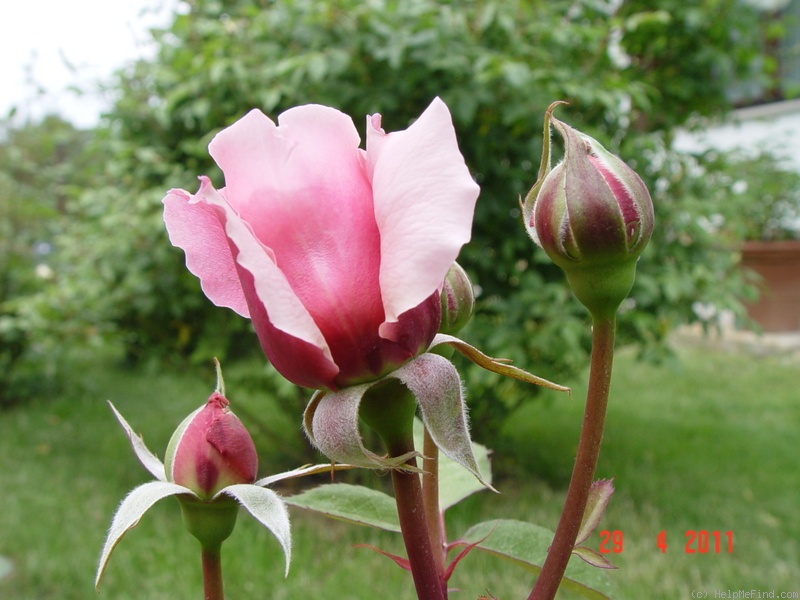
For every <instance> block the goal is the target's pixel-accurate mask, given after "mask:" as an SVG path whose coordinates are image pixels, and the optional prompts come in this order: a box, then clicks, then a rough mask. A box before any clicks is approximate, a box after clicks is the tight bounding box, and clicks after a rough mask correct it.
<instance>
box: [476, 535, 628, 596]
mask: <svg viewBox="0 0 800 600" xmlns="http://www.w3.org/2000/svg"><path fill="white" fill-rule="evenodd" d="M487 536H488V537H487ZM481 538H486V539H485V540H484V541H482V542H480V543H479V544H478V545H477V546H476V548H477V549H478V550H483V551H484V552H488V553H489V554H494V555H495V556H499V557H501V558H506V559H508V560H511V561H512V562H514V563H516V564H518V565H520V566H521V567H523V568H524V569H527V570H528V571H531V572H532V573H536V574H537V575H538V574H539V572H540V571H541V570H542V564H544V560H545V558H546V557H547V549H548V548H549V547H550V543H551V542H552V540H553V532H552V531H550V530H548V529H545V528H544V527H540V526H538V525H534V524H532V523H525V522H524V521H514V520H509V519H498V520H494V521H485V522H483V523H478V524H477V525H475V526H473V527H471V528H470V529H469V530H468V531H467V532H466V533H465V534H464V536H463V539H464V540H465V541H467V542H475V541H478V540H480V539H481ZM561 586H562V587H563V588H564V589H568V590H571V591H573V592H577V593H578V594H581V595H582V596H584V597H585V598H591V599H593V600H604V599H607V600H608V599H610V598H611V597H612V593H613V592H614V591H615V588H614V585H613V583H612V582H611V580H610V579H609V578H608V576H607V575H606V574H605V573H604V572H602V571H599V570H597V569H595V568H593V567H591V566H589V565H588V564H587V563H585V562H583V561H581V560H577V561H575V560H570V563H569V565H568V566H567V571H566V574H565V577H564V580H563V581H562V582H561Z"/></svg>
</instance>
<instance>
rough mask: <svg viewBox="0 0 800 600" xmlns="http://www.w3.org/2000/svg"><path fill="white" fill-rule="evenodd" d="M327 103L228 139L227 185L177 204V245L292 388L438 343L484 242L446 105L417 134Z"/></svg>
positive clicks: (174, 198) (381, 364)
mask: <svg viewBox="0 0 800 600" xmlns="http://www.w3.org/2000/svg"><path fill="white" fill-rule="evenodd" d="M366 134H367V135H366V137H367V140H366V149H361V148H359V145H360V143H361V140H360V137H359V134H358V131H357V129H356V127H355V125H354V124H353V121H352V120H351V119H350V117H348V116H347V115H345V114H343V113H341V112H339V111H338V110H335V109H333V108H330V107H327V106H319V105H306V106H298V107H295V108H292V109H289V110H287V111H286V112H284V113H283V114H281V115H280V116H279V117H278V122H277V124H276V123H275V122H273V121H272V120H271V119H270V118H269V117H267V116H266V115H265V114H263V113H262V112H260V111H258V110H253V111H251V112H250V113H248V114H247V115H245V116H244V117H243V118H242V119H240V120H239V121H237V122H236V123H234V124H233V125H231V126H230V127H228V128H227V129H224V130H223V131H221V132H220V133H218V134H217V135H216V136H215V137H214V139H213V140H212V141H211V143H210V145H209V152H210V154H211V156H212V157H213V158H214V160H215V161H216V163H217V164H218V165H219V167H220V168H221V169H222V172H223V173H224V175H225V184H226V185H225V187H224V188H220V189H215V188H214V186H213V185H212V184H211V181H210V180H209V179H208V178H207V177H201V184H200V189H199V191H198V192H197V193H196V194H190V193H189V192H186V191H184V190H177V189H176V190H172V191H170V192H169V193H168V194H167V196H166V197H165V198H164V220H165V222H166V226H167V229H168V231H169V236H170V240H171V241H172V243H173V244H174V245H176V246H179V247H180V248H182V249H183V250H184V252H185V253H186V264H187V266H188V268H189V270H190V271H192V272H193V273H194V274H196V275H197V276H198V277H199V278H200V281H201V284H202V287H203V291H204V292H205V294H206V295H207V296H208V298H209V299H210V300H211V301H212V302H214V303H215V304H217V305H219V306H226V307H229V308H231V309H233V310H234V311H236V312H237V313H239V314H240V315H242V316H244V317H249V318H250V319H251V320H252V323H253V327H254V328H255V331H256V334H257V335H258V338H259V341H260V342H261V347H262V348H263V350H264V353H265V354H266V356H267V358H268V359H269V360H270V361H271V362H272V364H273V366H274V367H275V368H276V369H277V370H278V371H279V372H280V373H281V374H282V375H283V376H284V377H286V378H287V379H288V380H290V381H291V382H293V383H296V384H298V385H301V386H304V387H310V388H316V389H327V390H338V389H340V388H342V387H346V386H351V385H355V384H359V383H365V382H368V381H376V380H378V379H380V378H382V377H383V376H385V375H387V374H389V373H391V372H392V371H394V370H396V369H398V368H399V367H400V366H402V365H403V364H405V363H407V362H408V361H410V360H411V359H413V358H414V357H415V356H417V355H419V354H420V353H421V352H424V351H425V350H427V348H428V346H429V345H430V343H431V341H432V340H433V337H434V336H435V335H436V333H437V331H438V330H439V320H440V306H441V305H440V302H439V291H440V288H441V285H442V281H443V280H444V277H445V275H446V274H447V270H448V269H449V268H450V265H451V264H452V263H453V261H454V260H455V259H456V256H457V255H458V253H459V251H460V249H461V246H462V245H463V244H465V243H466V242H467V241H468V240H469V238H470V230H471V228H472V217H473V212H474V208H475V202H476V200H477V198H478V191H479V190H478V186H477V184H476V183H475V182H474V181H473V180H472V177H471V175H470V173H469V169H468V168H467V166H466V164H465V163H464V158H463V156H462V155H461V153H460V152H459V149H458V144H457V140H456V134H455V129H454V127H453V122H452V119H451V117H450V111H449V110H448V109H447V106H446V105H445V104H444V102H442V101H441V100H440V99H438V98H436V99H434V100H433V102H432V103H431V104H430V106H429V107H428V108H427V109H426V110H425V111H424V112H423V113H422V114H421V115H420V117H419V118H418V119H417V120H416V121H415V122H414V123H413V124H412V125H411V126H409V127H408V128H407V129H405V130H402V131H396V132H392V133H387V132H386V131H384V130H383V128H382V126H381V116H380V115H377V114H375V115H370V116H368V117H367V127H366Z"/></svg>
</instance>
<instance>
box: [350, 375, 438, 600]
mask: <svg viewBox="0 0 800 600" xmlns="http://www.w3.org/2000/svg"><path fill="white" fill-rule="evenodd" d="M416 410H417V400H416V398H415V397H414V396H412V395H411V393H410V392H409V391H408V388H406V387H405V386H404V385H402V384H401V383H400V382H398V381H396V380H390V382H387V383H386V384H383V385H379V386H375V387H373V388H372V389H371V390H370V391H369V393H368V394H367V395H365V396H364V398H363V400H362V402H361V407H360V409H359V415H360V416H361V418H362V419H363V420H364V421H365V422H366V423H367V424H368V425H369V426H370V427H372V429H374V430H375V431H376V432H377V433H378V435H379V436H380V437H381V439H382V440H383V443H384V444H385V445H386V449H387V451H388V452H389V456H403V455H404V454H409V453H412V452H414V415H415V414H416ZM406 464H408V465H409V466H411V467H416V464H417V461H416V458H415V457H413V456H412V457H411V458H409V459H408V460H407V461H406ZM419 479H420V475H419V473H415V472H412V471H406V470H402V469H397V468H395V469H392V484H393V485H394V497H395V502H396V503H397V516H398V518H399V520H400V531H401V532H402V534H403V542H404V543H405V547H406V553H407V554H408V562H409V564H410V566H411V575H412V577H413V578H414V586H415V587H416V590H417V597H418V598H419V600H447V584H446V582H445V581H444V577H443V573H442V572H440V571H439V569H438V566H437V565H439V564H440V562H441V561H439V560H437V558H436V556H437V554H438V552H434V550H433V547H432V546H431V538H430V535H429V533H428V523H427V519H426V514H425V503H424V501H423V498H422V485H421V483H420V480H419ZM437 550H438V549H437Z"/></svg>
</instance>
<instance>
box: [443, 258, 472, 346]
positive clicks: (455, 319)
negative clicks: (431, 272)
mask: <svg viewBox="0 0 800 600" xmlns="http://www.w3.org/2000/svg"><path fill="white" fill-rule="evenodd" d="M439 297H440V299H441V301H442V321H441V323H440V324H439V333H446V334H448V335H455V334H456V333H458V332H459V331H461V330H462V329H463V328H464V326H466V324H467V323H468V322H469V320H470V319H471V318H472V311H473V310H474V308H475V292H474V290H473V289H472V282H471V281H470V280H469V276H468V275H467V272H466V271H465V270H464V269H463V268H462V267H461V265H459V264H458V263H456V262H454V263H453V264H452V266H451V267H450V270H449V271H447V275H446V276H445V278H444V285H443V286H442V291H441V294H440V296H439Z"/></svg>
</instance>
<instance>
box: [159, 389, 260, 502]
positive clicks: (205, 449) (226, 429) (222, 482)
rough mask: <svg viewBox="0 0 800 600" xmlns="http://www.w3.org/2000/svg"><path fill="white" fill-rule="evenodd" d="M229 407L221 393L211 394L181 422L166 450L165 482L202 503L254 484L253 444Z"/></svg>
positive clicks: (256, 455)
mask: <svg viewBox="0 0 800 600" xmlns="http://www.w3.org/2000/svg"><path fill="white" fill-rule="evenodd" d="M229 404H230V403H229V402H228V399H227V398H225V396H223V395H222V394H221V393H219V392H214V393H213V394H211V397H210V398H209V399H208V401H207V402H206V403H205V404H204V405H203V406H201V407H200V408H198V409H197V410H196V411H194V412H193V413H192V414H190V415H189V416H188V417H186V419H184V420H183V422H182V423H181V424H180V426H179V427H178V429H176V430H175V433H173V434H172V439H171V440H170V442H169V446H168V447H167V454H166V457H165V461H164V466H165V469H166V475H167V480H168V481H171V482H173V483H177V484H178V485H182V486H184V487H187V488H189V489H190V490H192V491H193V492H194V493H195V494H197V495H198V497H200V498H201V499H203V500H210V499H211V498H213V497H214V495H215V494H216V493H217V492H219V491H220V490H221V489H222V488H224V487H227V486H229V485H233V484H236V483H253V482H254V481H255V480H256V476H257V472H258V454H257V452H256V447H255V444H253V439H252V438H251V437H250V434H249V433H248V432H247V429H245V427H244V425H242V422H241V421H240V420H239V418H238V417H237V416H236V415H235V414H233V412H232V411H231V410H230V408H228V405H229Z"/></svg>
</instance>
